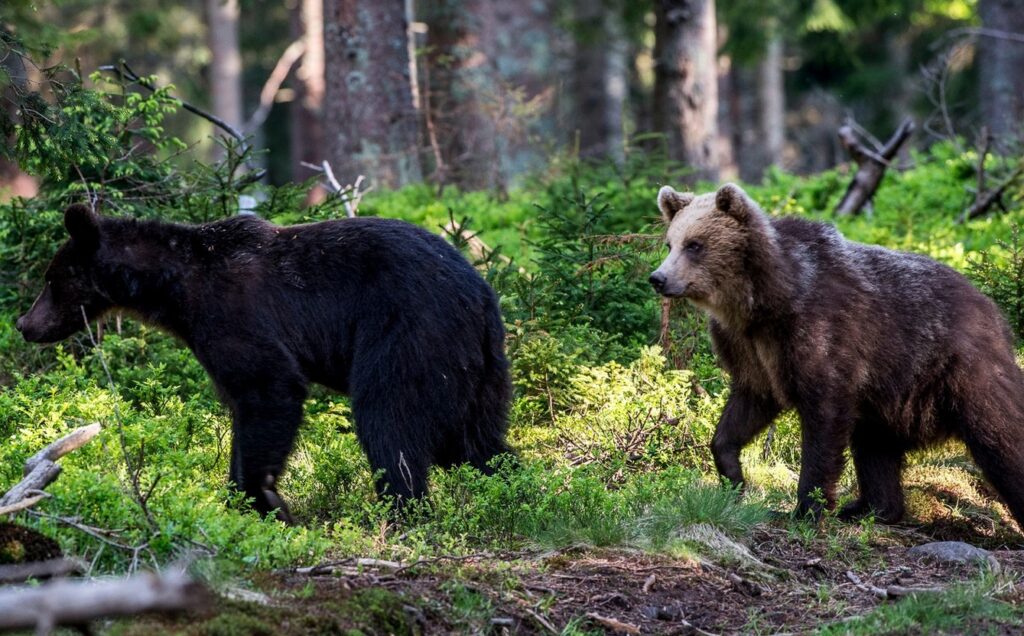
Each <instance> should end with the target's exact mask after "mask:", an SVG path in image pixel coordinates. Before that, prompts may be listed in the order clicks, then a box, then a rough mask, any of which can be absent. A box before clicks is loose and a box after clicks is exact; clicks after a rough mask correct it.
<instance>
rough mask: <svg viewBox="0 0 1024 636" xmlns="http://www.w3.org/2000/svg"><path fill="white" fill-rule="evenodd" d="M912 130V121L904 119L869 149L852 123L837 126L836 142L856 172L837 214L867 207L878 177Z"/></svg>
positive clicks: (850, 212) (847, 213)
mask: <svg viewBox="0 0 1024 636" xmlns="http://www.w3.org/2000/svg"><path fill="white" fill-rule="evenodd" d="M913 131H914V122H913V120H911V119H909V118H908V119H905V120H903V123H902V124H900V126H899V128H897V129H896V132H895V133H893V135H892V137H890V138H889V141H887V142H885V145H883V146H882V147H881V148H878V149H877V150H872V149H870V148H868V147H867V146H866V145H865V144H864V142H862V141H861V140H860V139H859V138H858V137H857V133H856V132H855V131H854V128H853V126H851V125H849V124H847V125H845V126H843V127H841V128H840V129H839V142H840V143H842V144H843V147H844V148H845V149H846V151H847V152H849V153H850V157H851V158H852V159H853V160H854V161H855V162H856V163H857V172H856V173H855V174H854V175H853V179H852V180H851V181H850V185H849V186H848V187H847V188H846V194H844V195H843V198H842V200H841V201H840V202H839V205H838V206H836V215H837V216H847V215H852V214H858V213H859V212H860V211H861V210H862V209H863V208H864V207H865V206H870V204H871V199H872V198H873V197H874V196H875V191H876V190H878V186H879V184H881V183H882V177H883V176H885V171H886V169H887V168H888V167H889V164H890V162H891V161H892V158H893V157H895V156H896V153H897V152H899V150H900V147H901V146H903V144H904V143H906V141H907V139H909V138H910V133H912V132H913Z"/></svg>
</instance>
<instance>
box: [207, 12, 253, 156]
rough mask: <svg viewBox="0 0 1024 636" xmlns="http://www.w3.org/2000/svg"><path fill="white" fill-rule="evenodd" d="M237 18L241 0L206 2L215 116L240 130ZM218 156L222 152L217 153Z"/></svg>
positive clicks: (240, 81)
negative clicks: (239, 0)
mask: <svg viewBox="0 0 1024 636" xmlns="http://www.w3.org/2000/svg"><path fill="white" fill-rule="evenodd" d="M238 17H239V10H238V0H206V19H207V39H208V41H209V46H210V56H211V57H210V94H211V99H212V107H213V114H214V115H215V116H216V117H218V118H220V119H222V120H223V121H225V122H226V123H227V124H229V125H230V126H232V127H233V128H235V129H237V130H240V129H241V128H242V124H243V122H244V121H245V115H244V113H243V111H242V55H241V52H240V51H239V48H238ZM217 154H218V155H220V154H222V153H220V152H219V151H218V152H217Z"/></svg>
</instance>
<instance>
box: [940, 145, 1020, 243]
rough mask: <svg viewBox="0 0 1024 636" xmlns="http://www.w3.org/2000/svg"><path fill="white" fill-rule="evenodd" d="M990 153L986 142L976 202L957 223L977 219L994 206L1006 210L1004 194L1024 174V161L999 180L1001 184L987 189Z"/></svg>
mask: <svg viewBox="0 0 1024 636" xmlns="http://www.w3.org/2000/svg"><path fill="white" fill-rule="evenodd" d="M987 154H988V143H987V141H986V142H984V145H983V146H982V150H981V156H980V157H978V190H977V192H975V193H974V203H972V204H971V207H969V208H967V209H966V210H964V212H963V214H961V215H960V218H959V219H957V223H964V222H966V221H970V220H971V219H976V218H978V217H979V216H984V215H986V214H988V212H989V210H991V209H992V206H997V207H999V208H1000V209H1002V210H1003V211H1004V212H1005V211H1006V206H1005V205H1004V204H1003V195H1004V194H1005V193H1006V189H1007V188H1009V187H1010V186H1011V185H1013V184H1014V183H1015V182H1016V181H1017V179H1019V178H1020V177H1021V175H1024V162H1021V163H1020V164H1019V165H1018V166H1017V167H1016V169H1014V171H1013V172H1011V173H1010V174H1009V176H1007V177H1006V178H1005V179H1003V180H1002V181H1000V182H999V184H998V185H997V186H996V187H994V188H992V189H991V190H987V191H986V189H985V156H986V155H987Z"/></svg>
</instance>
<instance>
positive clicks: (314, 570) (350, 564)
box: [294, 558, 409, 575]
mask: <svg viewBox="0 0 1024 636" xmlns="http://www.w3.org/2000/svg"><path fill="white" fill-rule="evenodd" d="M406 567H409V566H407V565H405V564H404V563H400V562H399V561H386V560H384V559H368V558H358V559H346V560H344V561H338V562H335V563H322V564H320V565H311V566H308V567H302V568H295V570H294V572H295V573H296V574H311V575H318V574H334V573H335V572H339V571H343V572H344V571H347V570H349V569H351V568H377V569H381V570H391V571H392V572H397V571H399V570H402V569H404V568H406Z"/></svg>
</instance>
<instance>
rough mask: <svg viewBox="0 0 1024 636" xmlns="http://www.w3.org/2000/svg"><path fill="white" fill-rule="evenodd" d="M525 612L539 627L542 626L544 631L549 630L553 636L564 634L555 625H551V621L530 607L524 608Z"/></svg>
mask: <svg viewBox="0 0 1024 636" xmlns="http://www.w3.org/2000/svg"><path fill="white" fill-rule="evenodd" d="M523 611H524V612H526V613H527V614H528V615H529V616H530V618H532V619H533V620H535V621H537V624H538V625H540V626H541V627H543V628H544V629H546V630H548V631H549V632H551V633H552V634H561V633H562V632H561V630H559V629H558V628H556V627H555V626H554V625H552V624H551V621H549V620H548V619H546V618H544V617H543V616H541V615H540V614H538V613H537V612H535V611H533V610H532V609H530V608H529V607H524V608H523Z"/></svg>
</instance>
